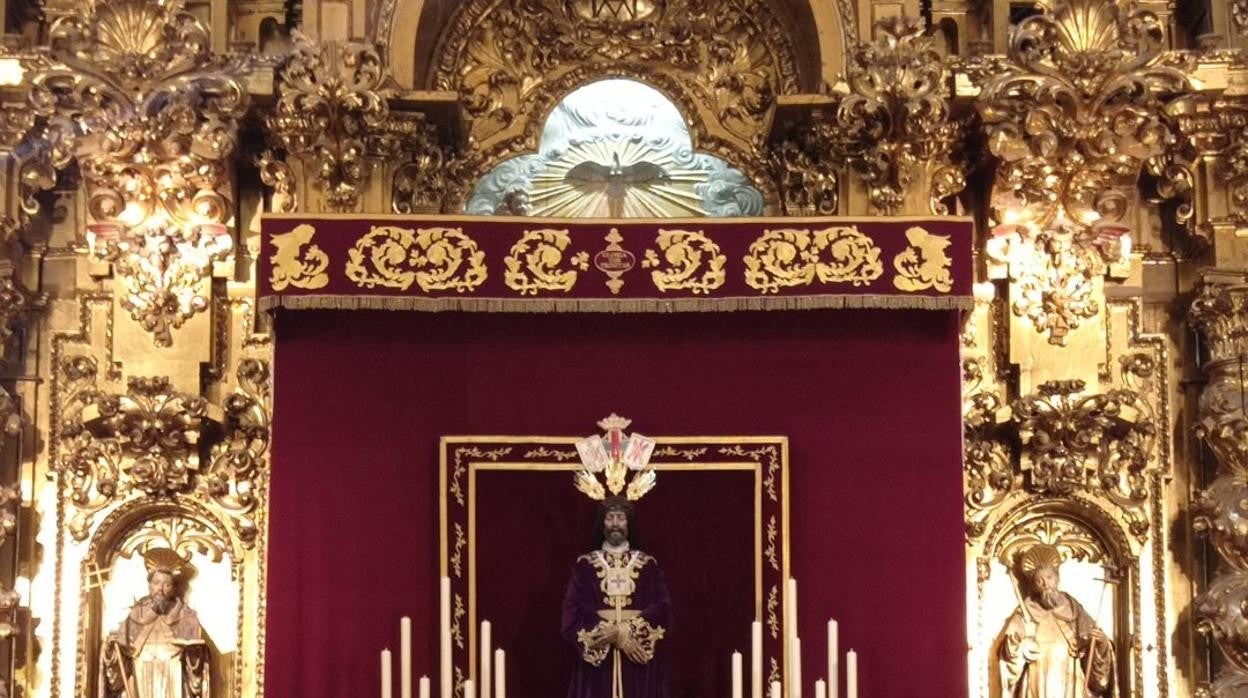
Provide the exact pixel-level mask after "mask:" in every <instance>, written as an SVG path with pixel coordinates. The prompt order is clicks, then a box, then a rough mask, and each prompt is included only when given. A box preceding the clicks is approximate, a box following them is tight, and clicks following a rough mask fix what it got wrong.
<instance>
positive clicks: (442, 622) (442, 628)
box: [438, 577, 455, 698]
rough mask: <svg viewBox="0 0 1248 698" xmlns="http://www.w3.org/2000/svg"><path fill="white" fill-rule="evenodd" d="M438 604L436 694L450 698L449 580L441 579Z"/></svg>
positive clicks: (451, 693) (452, 691)
mask: <svg viewBox="0 0 1248 698" xmlns="http://www.w3.org/2000/svg"><path fill="white" fill-rule="evenodd" d="M440 602H441V603H440V604H439V625H438V636H439V637H438V640H439V642H438V650H439V654H440V655H441V656H440V657H439V659H440V664H439V668H440V669H441V674H440V675H439V677H438V693H439V695H441V696H442V698H451V696H452V695H453V694H454V688H455V687H454V686H452V685H451V578H450V577H443V578H442V589H441V598H440Z"/></svg>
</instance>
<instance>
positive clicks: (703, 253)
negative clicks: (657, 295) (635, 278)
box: [641, 229, 728, 294]
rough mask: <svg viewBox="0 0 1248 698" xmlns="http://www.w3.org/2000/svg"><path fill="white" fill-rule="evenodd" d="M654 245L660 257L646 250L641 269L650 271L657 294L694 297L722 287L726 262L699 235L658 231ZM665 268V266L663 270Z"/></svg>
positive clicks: (704, 238)
mask: <svg viewBox="0 0 1248 698" xmlns="http://www.w3.org/2000/svg"><path fill="white" fill-rule="evenodd" d="M655 244H657V245H658V246H659V251H661V252H662V253H663V258H662V260H660V258H659V254H658V252H655V251H654V250H652V249H648V250H646V252H645V259H644V260H642V263H641V266H642V267H643V268H648V269H653V271H651V272H650V278H651V279H653V280H654V286H655V288H657V289H659V290H660V291H679V290H688V291H691V292H693V293H695V294H701V293H710V292H711V291H714V290H715V289H717V288H719V287H720V286H723V285H724V281H725V280H726V278H727V275H726V274H725V273H724V265H725V264H726V263H727V261H728V258H727V257H725V256H724V255H723V254H720V251H719V245H717V244H715V241H714V240H711V239H710V238H709V237H707V235H706V233H704V232H702V231H700V230H699V231H689V230H663V229H659V235H658V238H657V239H656V240H655ZM664 264H666V266H663V265H664Z"/></svg>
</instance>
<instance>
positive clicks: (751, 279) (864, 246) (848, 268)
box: [745, 226, 884, 293]
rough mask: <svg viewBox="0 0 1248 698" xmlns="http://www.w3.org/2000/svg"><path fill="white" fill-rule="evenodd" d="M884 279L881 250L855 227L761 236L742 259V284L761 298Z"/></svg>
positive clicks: (769, 232) (793, 230) (773, 232)
mask: <svg viewBox="0 0 1248 698" xmlns="http://www.w3.org/2000/svg"><path fill="white" fill-rule="evenodd" d="M883 274H884V265H883V264H882V263H881V262H880V248H879V247H878V246H876V244H875V241H874V240H872V239H871V238H870V237H869V236H867V235H865V234H864V233H862V232H861V231H859V230H858V229H857V228H856V227H852V226H850V227H831V228H824V229H823V230H817V231H815V232H814V233H813V234H812V233H811V232H810V230H808V229H797V228H783V229H778V230H767V231H764V233H763V235H762V236H760V237H759V238H758V239H757V240H755V241H754V242H753V243H751V244H750V248H749V251H748V252H747V253H746V257H745V282H746V284H748V285H749V286H750V287H751V288H754V289H757V290H759V291H761V292H763V293H778V292H779V291H780V289H782V288H788V287H793V286H807V285H810V284H812V283H814V281H815V280H816V279H818V280H819V281H820V282H821V283H825V284H827V283H850V284H853V285H854V286H863V285H868V284H870V283H871V282H872V281H874V280H876V279H878V278H880V276H882V275H883Z"/></svg>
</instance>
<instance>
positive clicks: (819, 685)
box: [815, 679, 828, 698]
mask: <svg viewBox="0 0 1248 698" xmlns="http://www.w3.org/2000/svg"><path fill="white" fill-rule="evenodd" d="M815 698H828V684H826V683H824V681H823V679H819V680H818V681H816V682H815Z"/></svg>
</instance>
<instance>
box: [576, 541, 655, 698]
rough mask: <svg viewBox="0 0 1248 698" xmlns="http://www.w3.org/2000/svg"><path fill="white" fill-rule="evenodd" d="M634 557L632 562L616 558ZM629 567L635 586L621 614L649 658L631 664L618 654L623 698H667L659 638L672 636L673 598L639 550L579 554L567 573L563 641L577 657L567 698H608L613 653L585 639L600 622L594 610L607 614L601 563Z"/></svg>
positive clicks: (610, 649) (653, 565)
mask: <svg viewBox="0 0 1248 698" xmlns="http://www.w3.org/2000/svg"><path fill="white" fill-rule="evenodd" d="M621 556H637V557H635V558H634V557H627V559H626V558H625V557H621ZM604 562H606V563H607V564H615V565H620V564H629V562H631V564H632V567H633V571H634V572H635V573H636V577H635V578H634V582H635V584H636V587H635V589H634V591H633V594H632V596H631V597H630V599H629V603H628V604H627V605H626V606H625V609H627V610H631V611H634V613H631V614H628V613H627V611H626V615H630V616H634V618H633V619H631V620H629V621H628V624H629V627H630V633H631V635H632V636H633V637H634V638H636V639H637V641H638V642H639V643H640V644H641V646H642V647H643V648H644V649H645V650H647V653H648V654H651V655H652V656H651V658H650V660H649V661H648V662H646V663H644V664H636V663H634V662H633V661H632V660H631V659H629V658H628V657H627V656H626V655H625V654H624V653H623V652H621V653H620V662H621V667H620V674H621V678H622V685H623V689H624V698H666V697H667V685H666V682H665V679H666V672H665V671H664V668H663V654H664V653H663V646H664V643H665V642H667V640H666V639H664V636H665V635H666V634H667V633H669V632H670V631H671V623H672V599H671V597H670V596H669V595H668V592H667V584H666V583H665V582H664V581H663V571H662V570H660V569H659V565H658V563H657V562H655V560H654V558H652V557H650V556H649V555H646V554H645V553H643V552H641V551H632V552H626V553H614V554H613V553H604V552H601V551H595V552H592V553H589V554H586V555H582V556H580V557H579V558H577V560H576V565H575V566H573V568H572V576H571V579H569V580H568V590H567V593H566V594H565V595H564V597H563V622H562V630H563V637H564V639H566V640H567V641H568V642H570V643H572V645H573V647H574V648H575V652H576V657H577V658H576V663H575V668H574V669H573V671H572V682H571V684H570V685H569V686H568V698H611V679H612V675H613V671H614V661H615V659H614V657H613V651H612V648H609V647H600V648H594V647H591V646H589V644H588V643H587V642H586V641H585V636H586V635H587V634H588V633H590V632H592V631H593V630H594V629H595V628H596V627H598V626H599V624H600V623H604V622H606V621H604V619H603V615H602V614H600V613H599V611H604V612H606V611H610V610H611V605H610V603H608V601H607V598H606V593H605V592H604V590H603V577H604V576H605V571H604V570H603V569H602V563H604Z"/></svg>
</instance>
